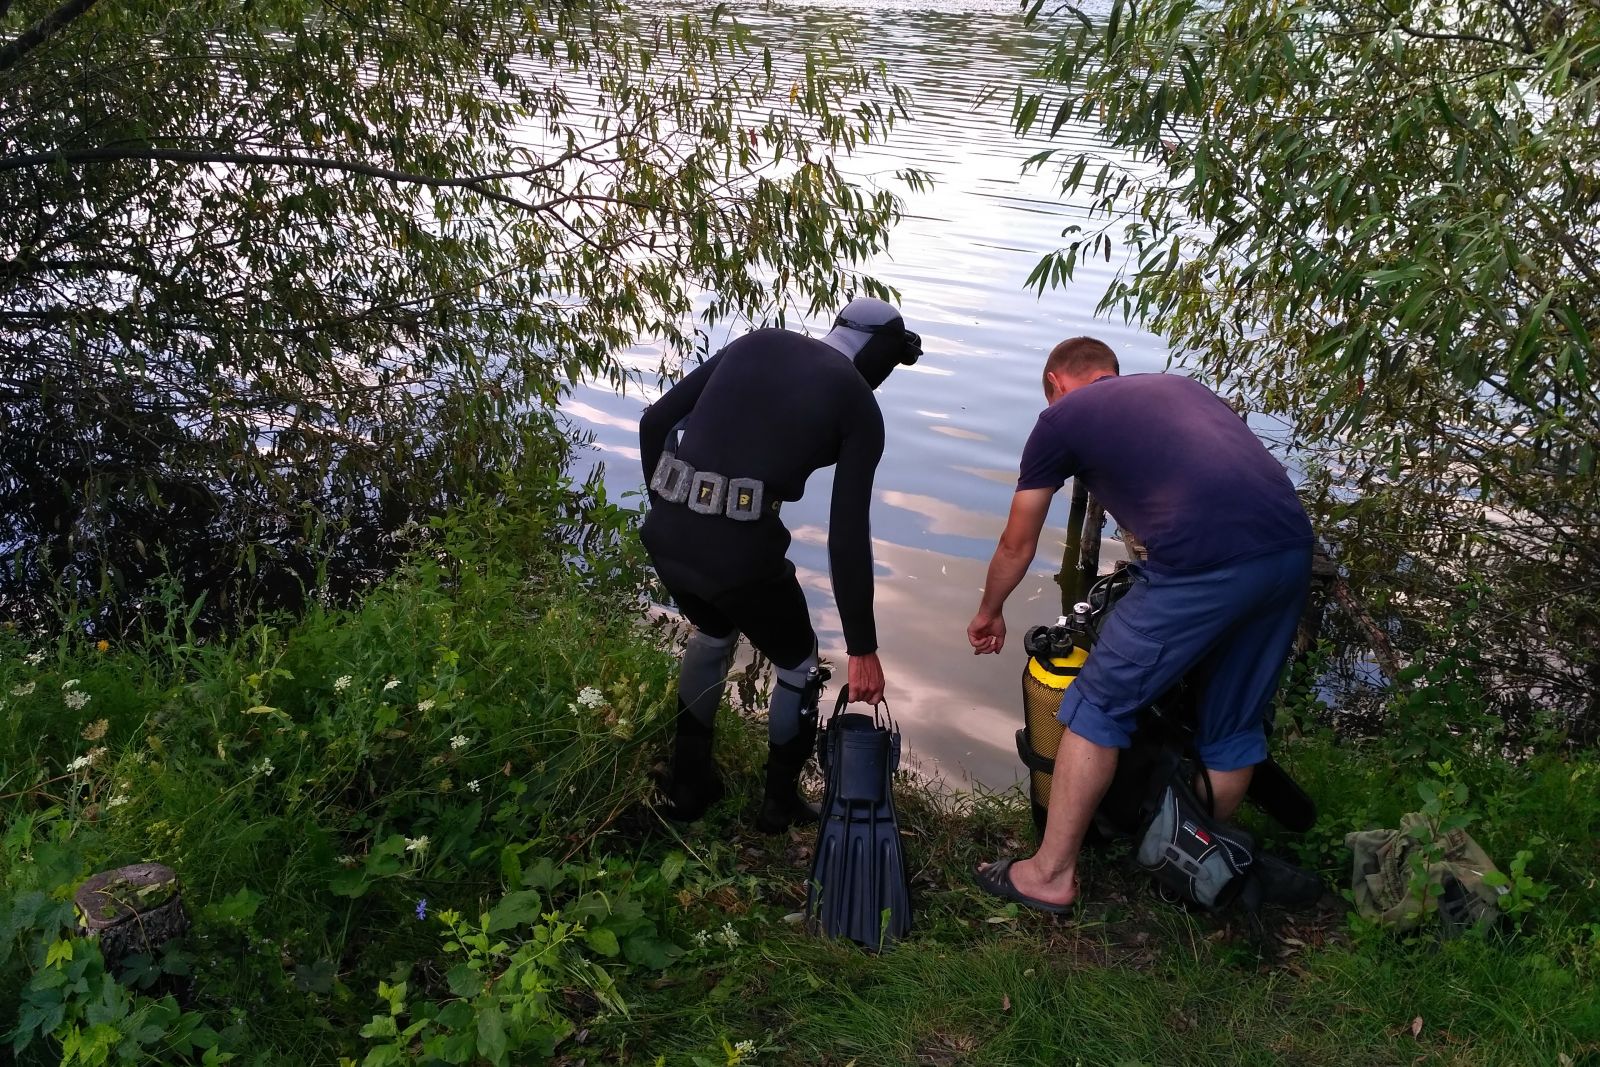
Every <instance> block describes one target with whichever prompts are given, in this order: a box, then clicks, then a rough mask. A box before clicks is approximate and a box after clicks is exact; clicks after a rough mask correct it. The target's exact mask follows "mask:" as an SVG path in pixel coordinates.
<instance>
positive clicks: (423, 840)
mask: <svg viewBox="0 0 1600 1067" xmlns="http://www.w3.org/2000/svg"><path fill="white" fill-rule="evenodd" d="M406 851H407V852H415V853H417V854H418V855H421V854H422V853H424V852H426V851H428V835H427V834H423V835H422V836H421V837H408V838H406Z"/></svg>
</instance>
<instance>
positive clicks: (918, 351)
mask: <svg viewBox="0 0 1600 1067" xmlns="http://www.w3.org/2000/svg"><path fill="white" fill-rule="evenodd" d="M823 341H824V342H826V343H827V344H829V345H831V346H832V347H834V348H836V349H838V350H839V351H840V352H843V353H844V354H845V355H847V356H849V357H850V358H851V360H852V361H854V363H855V365H856V370H858V371H860V372H861V376H862V377H863V378H865V379H866V380H867V384H868V385H870V386H872V388H874V389H876V388H877V387H878V386H880V385H882V384H883V381H884V379H885V378H887V377H889V372H890V371H892V370H894V368H896V367H899V366H909V365H911V364H913V363H915V362H916V361H917V358H918V357H919V356H921V355H922V338H921V336H920V335H918V334H916V333H914V332H912V331H911V330H908V329H906V324H905V320H904V319H903V318H901V317H900V312H899V311H898V310H897V309H896V308H895V306H894V305H893V304H890V303H888V302H886V301H883V300H878V299H876V298H874V297H867V296H863V297H857V298H856V299H854V300H852V301H850V303H848V304H846V305H845V307H844V309H843V310H842V311H840V312H839V315H838V317H837V318H835V319H834V320H833V329H832V330H830V331H829V332H828V335H827V336H826V337H824V338H823Z"/></svg>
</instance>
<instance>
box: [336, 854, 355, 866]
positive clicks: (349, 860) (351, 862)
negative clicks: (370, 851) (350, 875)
mask: <svg viewBox="0 0 1600 1067" xmlns="http://www.w3.org/2000/svg"><path fill="white" fill-rule="evenodd" d="M333 862H335V863H337V864H338V865H339V866H341V867H354V866H355V865H356V864H358V863H360V862H361V861H360V860H358V859H356V858H355V857H354V856H350V855H345V856H339V857H336V858H335V859H334V861H333Z"/></svg>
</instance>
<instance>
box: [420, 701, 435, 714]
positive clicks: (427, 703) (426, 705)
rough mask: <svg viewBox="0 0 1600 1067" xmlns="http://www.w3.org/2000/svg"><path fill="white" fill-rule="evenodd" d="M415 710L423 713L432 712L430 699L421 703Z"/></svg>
mask: <svg viewBox="0 0 1600 1067" xmlns="http://www.w3.org/2000/svg"><path fill="white" fill-rule="evenodd" d="M417 710H418V711H424V712H426V711H432V710H433V701H432V700H431V699H429V700H424V701H423V702H422V703H420V704H418V705H417Z"/></svg>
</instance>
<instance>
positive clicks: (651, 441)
mask: <svg viewBox="0 0 1600 1067" xmlns="http://www.w3.org/2000/svg"><path fill="white" fill-rule="evenodd" d="M721 359H722V353H721V352H718V353H717V354H716V355H714V356H712V357H711V358H710V359H708V360H706V361H705V362H704V363H702V364H700V365H699V366H698V367H696V368H695V369H694V370H692V371H690V372H689V373H688V374H686V375H684V377H683V378H682V380H680V381H679V382H678V384H677V385H674V386H673V387H672V388H671V389H668V390H667V391H666V392H665V393H663V394H662V395H661V399H659V400H657V401H656V402H655V403H654V404H651V405H650V406H649V407H647V408H645V409H644V414H643V415H642V416H640V418H639V462H640V463H641V464H643V466H644V484H646V485H649V484H650V479H651V478H653V477H655V473H656V464H657V463H659V462H661V451H662V449H663V448H665V447H666V443H667V434H669V433H671V432H672V428H673V427H674V426H676V425H678V423H680V422H682V421H683V420H684V418H685V417H687V416H688V414H689V412H691V411H693V410H694V405H695V402H696V401H698V400H699V399H700V394H701V393H702V392H704V391H705V388H706V382H708V381H710V380H711V375H712V372H713V371H715V370H716V367H717V363H718V361H720V360H721Z"/></svg>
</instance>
